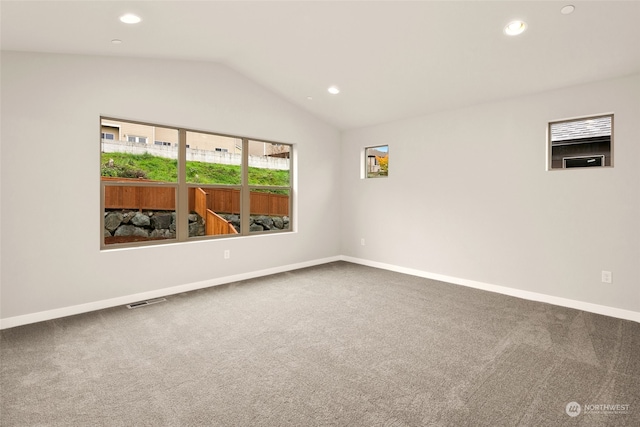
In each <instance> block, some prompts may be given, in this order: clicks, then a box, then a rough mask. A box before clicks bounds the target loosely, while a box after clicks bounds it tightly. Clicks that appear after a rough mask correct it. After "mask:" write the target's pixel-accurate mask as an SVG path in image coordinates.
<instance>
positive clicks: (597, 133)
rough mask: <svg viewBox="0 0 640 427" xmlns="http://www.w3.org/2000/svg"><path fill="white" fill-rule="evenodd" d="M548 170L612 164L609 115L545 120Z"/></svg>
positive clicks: (610, 116) (610, 118)
mask: <svg viewBox="0 0 640 427" xmlns="http://www.w3.org/2000/svg"><path fill="white" fill-rule="evenodd" d="M548 139H549V144H550V145H549V169H571V168H589V167H607V166H613V114H608V115H603V116H593V117H584V118H579V119H572V120H563V121H557V122H551V123H549V136H548Z"/></svg>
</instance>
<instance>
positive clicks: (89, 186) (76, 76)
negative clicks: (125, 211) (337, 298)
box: [0, 52, 340, 327]
mask: <svg viewBox="0 0 640 427" xmlns="http://www.w3.org/2000/svg"><path fill="white" fill-rule="evenodd" d="M1 59H2V74H1V78H2V86H1V90H2V104H1V105H2V122H1V137H2V139H1V142H2V145H1V148H2V157H1V162H2V163H1V166H2V168H1V175H0V177H1V181H0V182H1V184H2V193H1V194H2V200H1V202H2V210H1V217H0V218H1V221H2V222H1V230H2V242H1V251H2V272H1V282H0V286H1V288H0V295H1V307H0V309H1V314H0V318H1V319H4V320H5V322H4V326H5V327H7V326H10V325H14V324H19V323H25V322H29V321H32V320H37V319H38V316H37V315H34V314H37V313H43V312H44V313H49V314H51V313H53V314H55V313H59V314H65V313H67V312H65V311H64V308H66V307H77V306H81V308H83V307H84V308H92V307H97V306H95V305H91V303H94V302H96V301H114V299H115V300H117V299H118V298H120V297H126V296H128V295H134V294H145V293H146V294H149V293H154V292H157V291H159V290H162V289H165V288H172V287H177V286H181V285H185V284H190V283H196V284H198V283H202V282H207V281H211V280H212V279H216V278H224V277H238V275H242V274H246V273H249V272H254V271H264V270H269V269H274V268H280V267H281V266H287V265H298V264H300V263H303V264H304V263H306V262H315V261H316V260H319V259H324V258H327V257H335V256H337V255H339V227H327V225H326V219H327V217H329V216H331V215H335V213H336V203H337V200H338V196H337V195H338V194H339V191H340V187H339V184H340V180H339V178H340V177H339V175H340V174H339V171H340V166H339V164H340V160H339V142H340V140H339V138H340V135H339V132H338V131H337V130H336V129H334V128H332V127H330V126H328V125H326V124H323V123H322V122H320V121H318V120H317V119H314V118H313V117H311V116H310V115H309V114H307V113H305V112H303V111H301V110H299V109H297V108H295V107H294V106H292V105H291V104H289V103H287V102H285V101H284V100H282V99H281V98H279V97H277V96H275V95H274V94H273V93H271V92H268V91H266V90H265V89H263V88H261V87H260V86H258V85H256V84H254V83H252V82H251V81H249V80H247V79H246V78H244V77H242V76H241V75H239V74H237V73H235V72H233V71H231V70H229V69H228V68H226V67H223V66H219V65H214V64H207V63H198V62H173V61H161V60H143V59H123V58H110V57H109V58H108V57H89V56H74V55H50V54H30V53H16V52H4V53H2V58H1ZM100 115H105V116H109V117H116V118H123V119H132V120H140V121H144V122H151V123H157V124H165V125H169V126H184V127H188V128H192V129H195V130H203V131H214V132H221V133H225V134H232V135H238V136H246V137H253V138H263V139H267V140H272V141H281V142H283V143H293V144H296V145H295V148H296V150H297V153H298V156H297V159H298V163H297V166H294V167H297V170H298V186H297V190H298V193H297V201H298V205H297V216H296V218H298V219H299V221H298V222H297V224H296V227H297V232H295V233H287V234H279V235H271V236H255V237H246V238H237V239H225V240H215V241H200V242H191V243H183V244H173V245H162V246H153V247H144V248H136V249H127V250H109V251H103V252H101V251H100V250H99V247H100V238H101V235H102V234H101V230H100V223H99V220H100V217H99V215H100V214H101V212H100V208H99V207H100V200H99V188H100V182H99V180H100V177H99V163H100V144H99V136H100V135H99V126H100V122H99V118H100ZM319 158H322V159H324V161H323V162H318V161H317V159H319ZM71 218H73V224H74V225H73V227H67V226H66V224H70V223H71V222H69V220H70V219H71ZM225 249H230V250H231V259H229V260H224V259H223V251H224V250H225ZM116 266H118V267H117V268H116ZM87 304H88V305H87ZM60 309H62V311H56V310H60ZM47 316H48V314H45V315H44V317H45V318H46V317H47ZM7 319H8V320H7Z"/></svg>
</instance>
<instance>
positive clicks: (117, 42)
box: [111, 39, 122, 44]
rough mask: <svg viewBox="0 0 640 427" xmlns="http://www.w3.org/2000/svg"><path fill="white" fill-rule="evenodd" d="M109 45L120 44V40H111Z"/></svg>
mask: <svg viewBox="0 0 640 427" xmlns="http://www.w3.org/2000/svg"><path fill="white" fill-rule="evenodd" d="M111 43H113V44H121V43H122V40H120V39H113V40H111Z"/></svg>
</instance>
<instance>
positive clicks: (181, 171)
mask: <svg viewBox="0 0 640 427" xmlns="http://www.w3.org/2000/svg"><path fill="white" fill-rule="evenodd" d="M103 121H116V122H125V123H131V124H137V125H145V126H154V127H161V128H167V129H175V130H177V131H178V143H177V144H176V145H177V146H178V159H177V160H178V161H177V174H178V179H177V182H175V183H174V182H155V181H152V182H148V181H143V180H141V181H140V182H137V181H122V182H117V181H105V180H103V179H102V175H101V179H100V250H111V249H121V248H132V247H144V246H156V245H161V244H162V245H164V244H173V243H185V242H196V241H202V240H214V239H225V238H241V237H250V236H256V235H270V234H280V233H290V232H294V231H295V221H296V218H295V217H294V215H293V211H294V196H295V195H294V182H295V177H294V170H295V165H294V157H295V156H294V150H295V149H296V148H295V147H296V144H293V143H283V142H275V141H270V140H266V139H261V138H250V137H244V136H238V135H229V134H224V133H218V132H211V131H202V130H197V129H189V128H185V127H178V126H169V125H162V124H157V123H150V122H141V121H136V120H129V119H122V118H115V117H110V116H100V118H99V123H100V124H102V123H103ZM187 132H195V133H201V134H207V135H213V136H220V137H227V138H236V139H239V140H241V146H242V160H241V165H240V170H241V182H240V184H237V185H236V184H198V183H189V182H187V177H186V158H187V148H189V144H187V143H186V142H187ZM128 137H129V135H127V140H128ZM100 142H101V144H100V153H102V138H100ZM250 142H259V143H265V144H278V145H286V146H288V147H289V153H290V155H289V170H288V177H289V182H288V185H287V186H269V185H266V186H265V185H250V184H249V176H248V175H249V168H248V165H249V143H250ZM99 158H100V159H101V156H99ZM100 163H102V161H101V160H100ZM116 186H120V187H160V188H173V189H174V191H175V200H176V204H175V215H176V236H175V238H166V239H160V240H142V241H137V242H127V243H112V244H105V236H104V229H105V189H106V188H107V187H116ZM190 188H221V189H238V190H240V221H241V226H240V231H239V233H238V234H218V235H205V236H189V220H188V217H189V215H190V214H191V212H190V211H189V191H190V190H189V189H190ZM256 189H258V190H286V191H287V192H288V195H289V199H288V218H289V226H288V228H287V229H282V230H279V229H278V230H264V231H250V229H249V228H250V227H249V224H250V215H251V214H250V209H251V207H250V194H251V191H252V190H256Z"/></svg>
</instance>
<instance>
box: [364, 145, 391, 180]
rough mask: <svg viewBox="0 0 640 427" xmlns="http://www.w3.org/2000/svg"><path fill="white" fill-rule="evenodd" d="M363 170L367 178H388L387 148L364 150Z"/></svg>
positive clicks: (380, 146)
mask: <svg viewBox="0 0 640 427" xmlns="http://www.w3.org/2000/svg"><path fill="white" fill-rule="evenodd" d="M364 169H365V176H366V177H367V178H381V177H387V176H389V146H388V145H379V146H377V147H369V148H365V150H364Z"/></svg>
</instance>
